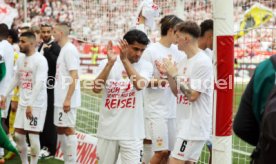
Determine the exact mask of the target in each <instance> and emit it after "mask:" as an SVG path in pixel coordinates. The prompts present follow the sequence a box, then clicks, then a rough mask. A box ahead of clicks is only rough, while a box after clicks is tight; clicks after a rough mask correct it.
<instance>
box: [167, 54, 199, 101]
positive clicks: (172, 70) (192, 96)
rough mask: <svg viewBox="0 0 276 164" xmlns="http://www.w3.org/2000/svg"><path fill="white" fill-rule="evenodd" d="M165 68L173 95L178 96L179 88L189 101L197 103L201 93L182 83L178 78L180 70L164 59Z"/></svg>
mask: <svg viewBox="0 0 276 164" xmlns="http://www.w3.org/2000/svg"><path fill="white" fill-rule="evenodd" d="M164 66H165V69H166V73H167V75H168V78H169V84H170V88H171V90H172V92H173V94H174V95H175V96H176V95H177V88H178V86H179V88H180V91H181V92H182V93H183V94H184V95H185V96H186V97H187V99H188V100H189V101H191V102H193V101H196V100H197V98H198V97H199V96H200V92H198V91H195V90H193V89H192V88H191V86H190V84H189V83H186V82H180V80H179V79H178V78H177V77H178V76H177V73H178V70H177V68H176V66H175V65H174V64H173V63H172V62H171V61H170V60H168V59H164Z"/></svg>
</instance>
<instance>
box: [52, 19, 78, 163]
mask: <svg viewBox="0 0 276 164" xmlns="http://www.w3.org/2000/svg"><path fill="white" fill-rule="evenodd" d="M69 32H70V29H69V27H68V26H67V25H66V24H58V25H56V26H55V27H54V30H53V36H54V38H55V41H57V43H58V45H59V46H60V47H61V50H60V53H59V56H58V59H57V66H56V76H55V78H56V81H55V89H54V99H55V100H54V124H55V126H57V133H58V143H59V142H60V148H61V150H62V152H63V153H64V162H65V163H76V161H77V137H76V134H75V129H74V128H75V125H76V118H77V108H78V107H80V105H81V95H80V83H79V81H78V78H79V68H80V59H79V52H78V50H77V48H76V47H75V46H74V45H73V44H72V43H71V42H70V41H69V38H68V35H69Z"/></svg>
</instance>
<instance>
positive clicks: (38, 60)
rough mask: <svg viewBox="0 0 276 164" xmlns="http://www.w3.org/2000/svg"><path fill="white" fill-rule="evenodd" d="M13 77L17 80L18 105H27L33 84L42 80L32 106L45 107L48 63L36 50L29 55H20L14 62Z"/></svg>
mask: <svg viewBox="0 0 276 164" xmlns="http://www.w3.org/2000/svg"><path fill="white" fill-rule="evenodd" d="M16 65H17V66H16V67H17V69H16V72H15V77H16V78H18V80H19V81H18V82H19V84H18V85H19V89H20V92H19V105H21V106H28V105H30V100H31V98H32V94H33V93H32V90H33V86H35V85H36V83H37V82H39V83H41V82H42V81H43V82H44V84H43V87H42V88H41V90H40V91H39V94H38V96H37V98H36V99H35V101H34V104H31V105H32V107H37V108H43V109H45V108H46V107H47V88H46V81H47V76H48V63H47V60H46V58H45V57H44V56H42V55H40V53H38V52H36V53H35V54H34V55H31V56H25V55H24V56H20V57H19V58H18V60H17V62H16Z"/></svg>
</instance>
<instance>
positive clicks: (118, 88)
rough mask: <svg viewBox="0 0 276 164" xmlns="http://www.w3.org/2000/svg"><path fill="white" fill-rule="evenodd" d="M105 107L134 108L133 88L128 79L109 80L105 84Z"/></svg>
mask: <svg viewBox="0 0 276 164" xmlns="http://www.w3.org/2000/svg"><path fill="white" fill-rule="evenodd" d="M106 90H107V96H106V99H105V105H104V106H105V108H107V109H108V110H112V109H135V92H136V91H135V90H134V89H133V84H131V83H130V81H109V83H108V84H107V89H106Z"/></svg>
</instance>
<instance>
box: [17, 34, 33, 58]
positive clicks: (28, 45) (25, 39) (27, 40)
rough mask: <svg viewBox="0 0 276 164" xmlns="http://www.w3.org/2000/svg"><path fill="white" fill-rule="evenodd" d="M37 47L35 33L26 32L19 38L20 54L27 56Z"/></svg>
mask: <svg viewBox="0 0 276 164" xmlns="http://www.w3.org/2000/svg"><path fill="white" fill-rule="evenodd" d="M35 47H36V36H35V34H34V33H33V32H24V33H22V34H21V35H20V38H19V48H20V52H22V53H25V54H26V55H31V54H29V53H30V52H31V51H33V50H34V49H35Z"/></svg>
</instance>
